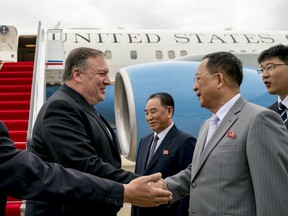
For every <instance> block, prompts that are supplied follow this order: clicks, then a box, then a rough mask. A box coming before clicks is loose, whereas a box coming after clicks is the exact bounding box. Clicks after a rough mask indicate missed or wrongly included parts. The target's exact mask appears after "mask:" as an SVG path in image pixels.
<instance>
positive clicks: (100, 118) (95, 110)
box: [92, 105, 113, 139]
mask: <svg viewBox="0 0 288 216" xmlns="http://www.w3.org/2000/svg"><path fill="white" fill-rule="evenodd" d="M92 108H93V110H94V112H95V113H96V114H97V116H98V117H99V120H100V121H101V123H102V124H103V125H104V126H105V128H106V131H107V132H108V134H109V136H110V138H111V139H113V138H112V135H111V132H110V131H109V129H108V127H107V126H106V124H105V122H104V121H103V120H102V117H101V115H100V113H99V112H98V110H97V109H96V108H95V107H94V106H93V105H92Z"/></svg>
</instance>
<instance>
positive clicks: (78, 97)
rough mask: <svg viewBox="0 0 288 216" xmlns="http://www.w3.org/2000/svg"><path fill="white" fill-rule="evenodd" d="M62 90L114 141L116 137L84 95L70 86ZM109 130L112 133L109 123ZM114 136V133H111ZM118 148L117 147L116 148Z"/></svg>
mask: <svg viewBox="0 0 288 216" xmlns="http://www.w3.org/2000/svg"><path fill="white" fill-rule="evenodd" d="M61 88H62V90H63V91H65V92H66V93H67V94H69V95H70V96H71V98H73V99H74V100H75V101H76V103H78V104H79V105H80V106H81V107H82V108H83V110H85V111H86V112H87V113H89V114H90V115H91V116H93V117H94V118H95V119H96V120H97V122H98V123H99V125H100V126H101V127H102V129H103V131H104V132H105V133H106V135H107V137H108V138H109V139H110V140H111V141H112V142H114V141H113V138H114V137H111V136H110V134H109V132H108V131H107V129H106V126H105V123H104V121H105V120H104V121H103V120H102V119H101V118H100V116H98V115H97V114H96V112H95V111H94V110H93V108H92V107H91V105H90V104H89V103H88V102H87V101H86V100H85V99H84V98H83V97H82V95H80V94H79V93H78V92H77V91H75V90H74V89H72V88H70V87H69V86H67V85H66V84H64V85H63V86H62V87H61ZM107 128H108V129H109V130H110V131H111V129H110V128H111V127H110V125H109V124H108V123H107ZM111 135H112V133H111ZM115 147H117V146H115Z"/></svg>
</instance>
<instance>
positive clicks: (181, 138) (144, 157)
mask: <svg viewBox="0 0 288 216" xmlns="http://www.w3.org/2000/svg"><path fill="white" fill-rule="evenodd" d="M173 114H174V99H173V97H172V96H171V95H170V94H168V93H166V92H159V93H155V94H152V95H151V96H150V97H149V98H148V100H147V103H146V108H145V115H146V120H147V123H148V124H149V126H150V128H151V129H152V130H153V131H154V132H153V133H151V134H149V135H147V136H145V137H143V138H142V139H141V140H140V143H139V148H138V152H137V157H136V165H135V173H137V174H139V175H149V174H152V173H155V172H161V173H162V176H163V178H166V177H168V176H171V175H174V174H176V173H178V172H180V171H181V170H184V169H185V168H186V167H187V166H188V165H189V164H190V163H191V161H192V157H193V152H194V147H195V144H196V139H195V138H194V137H193V136H191V135H189V134H187V133H185V132H183V131H181V130H180V129H178V128H177V127H176V125H175V124H174V122H173V119H172V117H173ZM155 136H157V137H158V141H156V142H154V140H155ZM153 144H155V145H153ZM188 207H189V197H188V196H187V197H185V198H184V199H182V200H180V201H178V202H177V203H175V204H174V205H173V206H171V207H170V208H166V207H164V206H161V207H153V208H141V207H136V206H132V211H131V215H132V216H146V215H165V216H188Z"/></svg>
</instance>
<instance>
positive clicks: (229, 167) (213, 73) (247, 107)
mask: <svg viewBox="0 0 288 216" xmlns="http://www.w3.org/2000/svg"><path fill="white" fill-rule="evenodd" d="M242 80H243V71H242V63H241V61H240V60H239V59H238V58H237V57H236V56H235V55H233V54H232V53H229V52H216V53H211V54H208V55H206V56H204V58H203V59H202V61H201V63H200V65H199V67H198V69H197V72H196V75H195V83H194V86H193V90H194V91H195V92H196V95H197V96H198V98H199V101H200V105H201V107H205V108H206V109H209V110H210V111H211V112H212V113H213V115H212V118H211V119H208V120H206V121H205V122H204V123H203V125H202V126H201V128H200V131H199V135H198V138H197V143H196V147H195V152H194V155H193V160H192V163H191V165H190V166H188V167H187V169H185V170H184V171H182V172H180V173H178V174H176V175H174V176H171V177H168V178H165V179H164V181H159V182H158V183H157V186H158V187H159V186H161V187H163V188H168V189H169V190H170V191H171V192H172V194H173V199H172V201H171V204H173V202H176V201H177V200H179V199H181V198H182V197H184V196H186V195H188V194H190V205H189V215H190V216H192V215H199V216H200V215H203V216H204V215H205V216H206V215H219V216H220V215H223V216H224V215H251V216H252V215H253V216H271V215H277V216H287V214H288V205H287V203H288V193H287V191H288V184H287V182H288V166H287V164H288V133H287V129H286V127H285V125H284V123H283V121H282V120H281V118H280V116H279V115H278V114H277V113H275V112H274V111H272V110H269V109H267V108H265V107H261V106H258V105H256V104H252V103H250V102H248V101H247V100H246V99H245V98H244V97H243V96H241V94H240V85H241V83H242ZM210 128H212V129H213V130H214V133H212V132H213V130H212V129H210ZM211 131H212V132H211ZM208 134H209V136H210V139H209V140H207V137H209V136H208ZM210 134H211V135H210ZM164 182H165V183H164ZM151 185H152V186H153V184H151ZM155 186H156V185H155Z"/></svg>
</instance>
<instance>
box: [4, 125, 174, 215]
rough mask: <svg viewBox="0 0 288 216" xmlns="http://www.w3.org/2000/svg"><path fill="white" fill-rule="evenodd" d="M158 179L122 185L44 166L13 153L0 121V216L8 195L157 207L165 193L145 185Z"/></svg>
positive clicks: (25, 154)
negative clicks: (127, 203)
mask: <svg viewBox="0 0 288 216" xmlns="http://www.w3.org/2000/svg"><path fill="white" fill-rule="evenodd" d="M160 178H161V175H159V173H158V174H155V175H153V176H152V175H151V176H149V177H148V178H147V177H146V176H143V177H139V178H137V179H135V180H133V181H131V182H130V183H129V184H127V185H122V184H120V183H117V182H113V181H111V180H107V179H102V178H99V177H96V176H92V175H90V174H86V173H82V172H79V171H77V170H73V169H69V168H66V169H65V168H64V167H63V166H61V165H59V164H55V163H45V162H43V161H42V160H41V159H40V158H39V157H38V156H37V155H35V154H32V153H30V152H28V151H24V150H23V151H21V150H19V149H16V147H15V145H14V142H13V141H12V140H11V139H10V136H9V132H8V129H7V127H6V126H5V124H4V123H3V122H2V121H0V215H5V205H6V200H7V196H8V195H10V196H14V197H17V198H20V199H36V200H46V201H50V202H54V203H63V204H70V205H77V206H79V207H83V208H86V207H89V206H95V205H96V206H99V205H100V206H103V205H104V206H107V208H108V207H114V206H117V207H121V206H122V205H123V202H130V203H135V204H136V205H139V206H154V205H159V204H163V203H167V202H168V201H169V199H170V198H169V196H170V194H169V192H168V191H154V189H153V188H152V187H150V186H149V185H148V182H151V181H156V180H157V179H160ZM167 193H168V194H167ZM156 194H158V195H156ZM157 196H158V197H157ZM152 200H153V201H152ZM151 201H152V202H151Z"/></svg>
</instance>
